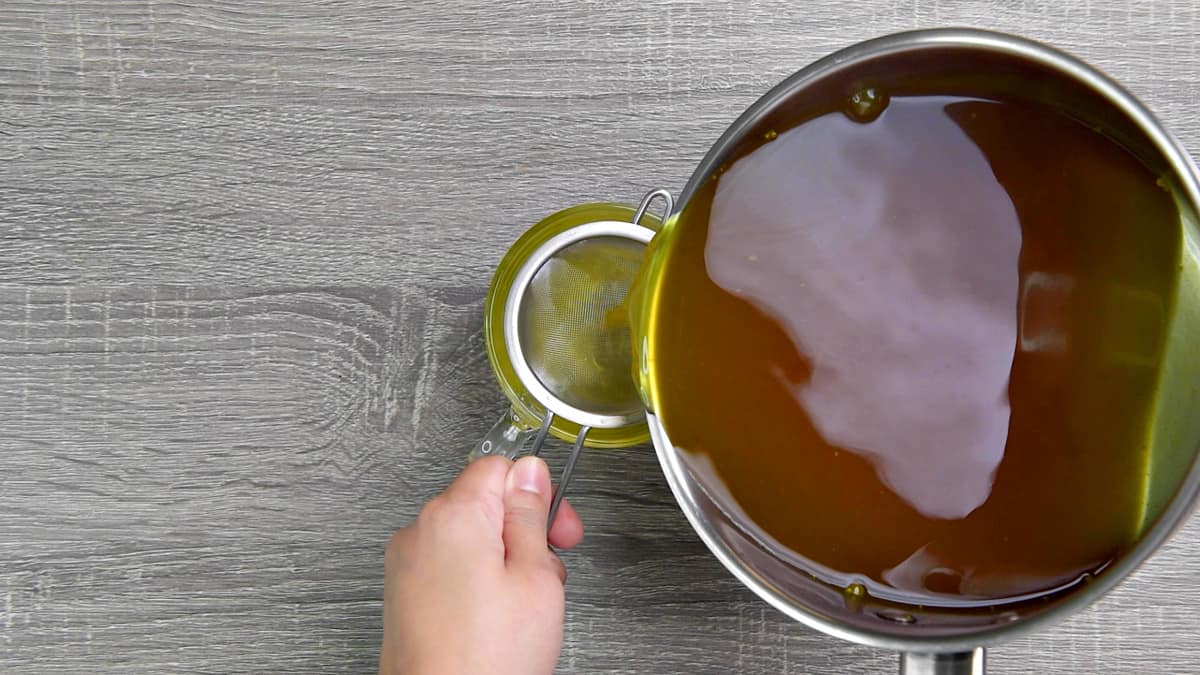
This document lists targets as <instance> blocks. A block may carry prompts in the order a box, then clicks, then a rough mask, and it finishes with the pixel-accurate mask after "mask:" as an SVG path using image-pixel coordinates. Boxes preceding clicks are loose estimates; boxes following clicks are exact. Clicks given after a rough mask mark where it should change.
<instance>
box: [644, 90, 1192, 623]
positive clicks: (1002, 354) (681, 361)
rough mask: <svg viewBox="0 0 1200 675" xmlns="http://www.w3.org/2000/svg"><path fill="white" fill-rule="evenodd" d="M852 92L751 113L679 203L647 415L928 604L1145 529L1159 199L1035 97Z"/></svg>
mask: <svg viewBox="0 0 1200 675" xmlns="http://www.w3.org/2000/svg"><path fill="white" fill-rule="evenodd" d="M856 103H863V101H861V100H858V101H851V102H850V105H849V106H848V108H847V111H846V112H842V111H833V112H828V113H825V114H821V115H818V116H816V117H813V118H811V119H809V120H807V121H805V122H802V123H800V124H799V125H797V126H794V127H792V128H790V129H780V130H778V131H774V130H771V131H768V132H767V133H765V134H760V136H761V141H760V143H759V144H758V146H757V147H755V148H753V149H752V150H751V151H749V152H748V153H745V154H743V155H742V156H741V157H740V159H737V160H736V161H734V162H733V163H732V164H731V165H729V166H728V167H727V168H726V170H724V171H723V172H722V173H720V175H717V176H714V177H713V179H712V180H710V181H708V182H707V183H706V185H705V186H704V187H703V188H702V189H701V190H700V191H699V192H697V193H696V195H695V196H694V197H693V198H692V200H691V201H690V202H689V203H688V204H687V205H686V208H685V210H684V211H683V212H682V213H681V214H680V216H679V218H680V220H679V222H678V223H677V224H676V229H675V231H674V233H673V238H671V239H669V240H668V243H666V244H664V245H665V246H667V247H668V248H667V250H666V258H665V263H664V267H663V272H662V276H661V277H660V281H659V284H660V285H659V287H658V289H657V293H658V298H659V299H658V303H659V304H658V308H657V316H658V317H659V318H658V319H657V320H656V323H655V324H654V326H655V327H654V333H653V334H652V336H651V340H652V341H653V347H652V353H653V358H654V359H655V384H654V386H655V389H656V401H657V412H658V414H659V415H660V417H661V419H662V421H663V424H664V425H665V427H666V429H667V432H668V434H669V436H670V439H671V441H672V442H673V443H674V444H675V445H676V446H678V447H680V448H682V449H684V450H685V451H686V452H687V454H688V456H690V457H692V458H693V459H694V460H695V461H696V462H698V463H699V464H701V465H705V466H709V467H711V470H712V471H713V472H715V474H716V476H717V477H718V478H719V480H720V482H721V483H722V484H723V485H724V487H725V489H727V490H728V494H729V496H730V497H731V498H732V501H733V503H734V504H735V505H736V507H737V508H740V509H741V510H742V511H744V513H745V514H746V515H748V516H749V517H750V519H751V520H752V521H753V523H754V524H755V526H756V527H757V528H759V529H760V530H761V531H760V532H759V534H760V536H762V535H765V537H766V538H767V539H768V540H774V543H775V544H778V545H781V546H782V547H784V548H785V549H787V550H788V551H789V552H790V553H789V555H794V556H796V557H797V559H798V560H799V561H801V563H802V564H803V565H804V566H805V567H807V568H809V569H810V570H813V571H815V572H816V573H817V574H818V575H819V576H822V577H824V578H826V580H830V581H833V582H835V583H843V584H844V583H863V584H865V585H866V586H867V588H868V590H870V591H872V592H873V593H877V594H881V595H884V596H894V597H901V598H905V599H909V600H912V601H913V602H930V603H934V604H936V603H938V602H939V601H943V600H950V601H951V602H955V603H961V602H967V603H969V602H971V601H973V600H979V601H981V602H988V601H993V600H995V599H1001V598H1015V597H1018V596H1022V595H1028V594H1037V593H1041V592H1045V591H1048V590H1049V589H1053V588H1056V587H1061V586H1064V585H1067V584H1071V583H1075V582H1077V581H1078V580H1080V579H1081V578H1082V575H1084V574H1086V573H1091V572H1094V571H1096V570H1098V569H1101V568H1103V567H1104V566H1105V565H1106V564H1107V563H1109V562H1110V561H1112V560H1113V559H1114V557H1115V556H1117V555H1119V554H1120V553H1121V552H1122V551H1123V550H1125V549H1126V548H1127V547H1129V546H1130V545H1131V544H1132V543H1133V542H1134V541H1135V538H1136V536H1137V535H1138V528H1139V527H1140V523H1141V519H1142V515H1143V499H1144V489H1145V482H1146V480H1145V472H1146V467H1147V461H1146V460H1147V457H1146V446H1147V433H1148V430H1147V424H1148V421H1147V418H1148V415H1149V413H1150V408H1151V403H1152V399H1153V396H1154V389H1155V383H1156V380H1157V377H1158V369H1159V366H1160V360H1161V351H1162V347H1163V340H1164V330H1165V325H1166V321H1167V318H1168V313H1169V311H1170V301H1169V298H1170V297H1171V294H1172V292H1173V289H1174V288H1175V283H1176V277H1177V268H1176V264H1177V261H1178V259H1179V247H1180V221H1179V215H1178V212H1177V209H1176V206H1175V204H1174V202H1173V200H1172V198H1171V196H1170V194H1169V193H1168V192H1167V191H1166V190H1165V189H1163V188H1162V187H1161V186H1160V184H1159V183H1158V182H1157V176H1156V175H1155V174H1154V173H1153V172H1152V171H1151V170H1150V169H1148V168H1147V167H1146V166H1145V165H1143V164H1142V163H1141V162H1140V161H1139V160H1138V159H1137V158H1135V157H1134V156H1133V155H1131V154H1130V153H1129V152H1127V151H1126V150H1125V149H1124V148H1123V147H1122V146H1120V145H1118V144H1117V143H1115V142H1114V141H1112V140H1110V139H1109V138H1108V137H1106V136H1105V135H1104V134H1103V133H1101V132H1099V131H1097V130H1095V129H1092V128H1090V127H1088V126H1085V125H1083V124H1081V123H1079V122H1077V121H1075V120H1073V119H1071V118H1069V117H1067V116H1065V115H1064V114H1062V113H1060V112H1058V111H1056V110H1054V109H1051V108H1049V107H1047V106H1041V105H1038V104H1033V103H1024V102H1015V101H998V100H987V99H981V98H973V97H960V96H944V95H938V96H934V95H926V96H908V97H897V98H893V99H891V100H890V101H888V102H886V107H884V106H883V105H882V101H880V100H875V101H871V100H868V101H866V103H867V104H868V105H866V106H860V108H859V109H857V110H856V108H855V104H856ZM872 105H874V106H875V107H876V108H877V109H875V110H868V108H870V107H871V106H872ZM878 108H882V110H881V111H880V110H879V109H878ZM864 111H866V112H867V113H869V114H865V115H864V114H859V113H862V112H864ZM875 115H877V116H875Z"/></svg>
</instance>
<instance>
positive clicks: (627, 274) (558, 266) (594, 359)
mask: <svg viewBox="0 0 1200 675" xmlns="http://www.w3.org/2000/svg"><path fill="white" fill-rule="evenodd" d="M644 251H645V246H644V245H643V244H641V243H639V242H636V241H632V240H629V239H625V238H622V237H612V236H605V237H593V238H590V239H584V240H582V241H578V242H575V243H573V244H571V245H569V246H566V247H564V248H563V249H562V250H560V251H558V252H557V253H556V254H555V255H554V256H553V257H551V258H550V259H549V260H547V261H546V262H545V263H544V264H543V265H542V267H541V269H539V270H538V271H537V272H536V273H535V274H534V276H533V279H532V280H531V281H530V283H529V286H528V288H527V289H526V291H525V295H524V297H523V298H521V305H520V309H519V310H518V311H519V312H520V315H519V316H518V317H517V326H518V331H519V333H520V338H521V348H522V351H524V355H525V360H526V362H527V363H528V364H529V367H530V369H532V370H533V373H534V375H536V376H537V378H538V379H539V380H540V381H541V383H542V384H543V385H544V386H545V387H546V388H547V389H549V390H550V392H551V393H553V394H554V395H555V396H557V397H558V398H560V399H561V400H562V401H563V402H565V403H568V404H570V405H572V406H575V407H576V408H579V409H581V410H586V411H587V412H590V413H596V414H601V415H626V414H631V413H636V412H638V411H640V410H641V409H642V404H641V400H640V399H639V397H638V393H637V390H636V388H635V387H634V383H633V370H632V367H633V361H632V359H633V357H632V353H631V350H630V342H629V341H630V333H629V317H628V314H627V312H626V309H625V304H624V302H625V294H626V293H627V292H628V291H629V285H630V283H632V281H633V278H634V275H636V274H637V271H638V268H639V267H640V266H641V264H642V253H643V252H644Z"/></svg>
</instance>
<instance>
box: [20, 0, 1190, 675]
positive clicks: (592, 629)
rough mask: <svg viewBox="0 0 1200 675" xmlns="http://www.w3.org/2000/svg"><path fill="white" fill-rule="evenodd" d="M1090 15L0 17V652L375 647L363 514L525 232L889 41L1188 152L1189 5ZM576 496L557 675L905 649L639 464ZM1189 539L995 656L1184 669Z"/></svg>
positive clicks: (395, 495) (1063, 666) (847, 11)
mask: <svg viewBox="0 0 1200 675" xmlns="http://www.w3.org/2000/svg"><path fill="white" fill-rule="evenodd" d="M743 4H744V6H742V5H743ZM1116 4H1119V3H1102V2H1099V1H1096V2H1037V1H1030V2H1003V3H991V2H962V3H952V2H929V1H925V0H918V1H915V2H907V1H906V2H856V1H852V0H820V1H818V2H810V3H800V2H795V1H794V0H786V1H779V2H757V3H753V4H751V3H731V4H725V3H717V2H700V1H687V0H559V1H555V2H534V1H531V0H515V1H513V2H508V3H488V2H482V1H480V0H459V1H450V0H440V1H432V0H430V1H418V0H409V1H403V0H401V1H398V2H394V3H383V2H375V1H373V0H342V1H334V0H328V1H323V2H290V1H287V0H273V1H270V2H262V3H252V2H241V1H239V0H188V1H187V2H179V3H175V2H167V1H165V0H114V1H113V2H107V3H106V2H100V1H99V0H81V1H79V2H63V1H59V0H4V2H3V3H2V4H0V670H2V671H4V672H13V673H26V672H30V673H36V672H45V673H64V672H95V671H97V670H99V671H120V672H172V671H190V672H234V671H264V672H281V671H298V672H299V671H303V672H338V671H347V672H368V671H370V670H372V669H373V668H374V663H375V658H376V651H377V649H378V644H379V630H380V618H379V616H380V603H379V599H380V591H381V562H382V557H381V556H382V550H383V546H384V543H385V541H386V539H387V536H388V533H389V532H390V531H391V530H392V529H393V528H395V527H398V526H400V525H403V524H404V523H406V522H407V521H408V520H409V519H410V518H412V517H413V515H414V514H415V513H416V511H417V509H418V508H419V506H420V505H421V503H422V502H424V501H425V500H426V499H427V498H429V497H430V496H432V495H434V494H435V493H436V492H437V491H439V489H440V488H441V487H443V486H444V485H445V484H446V482H447V481H448V480H450V478H451V477H452V476H453V475H454V473H455V472H456V471H457V469H458V468H459V465H460V462H461V461H462V458H463V454H464V452H465V451H466V449H467V448H468V446H469V444H470V443H472V442H473V441H474V440H475V439H476V437H477V436H479V435H480V434H481V433H482V432H483V431H484V430H485V429H486V428H487V427H488V426H489V425H490V423H491V422H492V421H493V419H494V418H495V417H496V416H497V415H498V414H499V413H500V412H501V410H502V409H503V408H504V402H503V399H502V397H501V395H500V393H499V392H498V390H497V389H496V388H495V386H494V385H493V383H492V381H491V375H490V372H489V370H488V366H487V361H486V358H485V357H484V354H483V342H482V338H481V334H480V328H481V319H480V310H481V302H482V298H483V295H484V289H485V287H486V284H487V282H488V279H489V275H490V273H491V270H492V267H493V265H494V264H495V263H496V262H497V261H498V259H499V257H500V256H501V254H502V253H503V251H504V250H505V248H506V246H507V245H508V244H509V243H510V242H511V241H512V240H513V239H514V238H515V237H516V236H517V235H518V234H520V232H521V231H522V230H523V229H524V228H525V227H527V226H528V225H529V224H531V223H533V222H534V221H536V220H537V219H539V218H540V217H541V216H543V215H545V214H546V213H548V212H550V211H552V210H556V209H558V208H561V207H564V206H567V205H570V204H574V203H577V202H580V201H586V200H597V199H616V200H625V201H628V200H634V199H636V198H637V197H638V196H640V195H641V194H642V193H643V192H644V191H645V190H647V189H649V188H651V187H657V186H665V187H669V188H672V189H675V190H677V189H678V188H679V187H681V186H682V184H683V182H684V180H685V179H686V177H687V175H688V174H689V172H690V171H691V168H692V167H693V166H694V165H695V163H696V162H697V161H698V159H699V158H700V156H701V155H702V153H703V152H704V151H705V149H706V148H707V147H708V145H709V144H710V143H711V142H712V141H713V140H714V139H715V138H716V136H717V135H718V134H719V133H720V132H721V131H722V129H723V128H724V126H725V125H726V124H728V123H729V122H730V121H732V120H733V118H734V117H735V116H736V115H737V114H738V113H739V112H740V111H741V110H742V109H743V108H744V107H745V106H746V105H748V104H749V103H750V102H751V101H753V100H754V99H755V98H756V97H757V96H758V95H759V94H760V93H762V92H763V91H764V90H766V89H767V88H768V87H769V86H770V85H772V84H773V83H775V82H776V81H778V80H779V79H781V78H782V77H783V76H785V75H786V74H788V73H789V72H791V71H792V70H794V69H796V68H798V67H800V66H803V65H804V64H806V63H808V62H810V61H811V60H813V59H815V58H817V57H819V56H821V55H823V54H826V53H828V52H830V51H831V50H833V49H835V48H838V47H841V46H844V45H847V44H849V43H851V42H854V41H857V40H860V39H863V38H868V37H872V36H876V35H880V34H883V33H887V32H892V31H895V30H898V29H907V28H914V27H925V26H935V25H964V24H969V25H978V26H984V27H992V28H998V29H1003V30H1009V31H1014V32H1020V33H1024V34H1027V35H1030V36H1032V37H1036V38H1041V39H1044V40H1048V41H1050V42H1052V43H1054V44H1057V45H1059V46H1061V47H1064V48H1066V49H1068V50H1071V51H1073V52H1075V53H1077V54H1079V55H1081V56H1083V57H1084V58H1086V59H1088V60H1090V61H1092V62H1094V63H1096V64H1098V65H1099V66H1101V67H1103V68H1104V69H1106V70H1108V71H1110V72H1111V73H1113V74H1114V75H1116V76H1117V77H1118V78H1120V79H1122V80H1123V81H1125V82H1126V83H1128V85H1129V86H1130V87H1131V88H1132V89H1133V90H1134V91H1135V92H1136V93H1137V94H1139V95H1140V96H1142V97H1143V98H1144V99H1145V100H1146V101H1147V102H1148V103H1149V104H1150V105H1151V107H1152V108H1154V109H1155V110H1157V111H1158V112H1159V113H1160V114H1161V116H1162V117H1163V118H1164V119H1165V120H1166V122H1167V123H1168V125H1169V126H1170V127H1171V128H1172V129H1174V131H1175V132H1176V133H1177V134H1178V135H1179V136H1180V138H1181V139H1182V140H1183V142H1184V143H1185V144H1186V145H1188V146H1189V147H1192V148H1196V149H1200V53H1198V52H1197V46H1196V45H1197V38H1198V34H1200V9H1198V8H1197V6H1196V3H1195V2H1193V1H1192V0H1163V1H1157V2H1148V3H1135V4H1133V5H1131V7H1129V8H1125V7H1116V6H1115V5H1116ZM1110 5H1114V6H1110ZM561 451H562V448H561V446H560V447H558V452H557V456H558V457H561V454H562V453H561ZM574 501H575V503H576V504H577V507H578V509H579V511H580V512H581V513H582V515H583V517H584V518H585V520H586V522H587V525H588V528H589V530H588V537H587V539H586V541H585V543H584V544H583V545H582V546H581V547H580V548H579V549H578V550H577V551H576V552H573V553H570V554H569V555H567V556H566V563H567V566H568V567H569V568H570V570H571V579H570V587H569V593H568V610H567V631H566V644H565V647H564V650H563V655H562V660H561V664H560V666H561V670H562V671H563V672H630V673H725V672H739V673H783V672H787V673H834V672H875V673H887V672H891V671H892V670H893V669H894V657H893V656H892V655H891V654H888V653H885V652H882V651H876V650H872V649H867V648H862V647H857V646H852V645H848V644H844V643H840V642H837V641H835V640H832V639H829V638H826V637H824V636H822V635H819V634H817V633H815V632H813V631H811V630H808V629H805V628H803V627H800V626H798V625H794V624H792V623H790V622H788V621H786V620H785V619H783V618H782V617H781V615H780V614H778V613H777V612H775V611H774V610H772V609H770V608H768V607H766V606H765V605H764V604H763V603H761V602H759V601H757V600H756V599H755V598H753V597H752V596H751V595H750V594H749V593H748V592H746V591H744V590H742V589H741V588H740V587H739V586H738V584H737V583H736V582H734V581H733V580H732V578H731V577H729V576H728V575H727V574H726V573H725V572H724V571H723V570H722V569H721V568H720V567H719V566H718V564H717V563H716V562H715V561H714V560H713V559H711V558H710V556H709V555H707V554H706V552H705V550H704V549H703V548H702V546H701V544H700V543H699V541H698V540H697V539H696V537H695V536H694V535H693V534H692V533H691V531H690V530H689V528H688V526H687V524H686V523H685V521H684V519H683V517H682V516H681V515H680V513H679V511H678V509H677V508H676V507H675V506H674V504H673V502H672V500H671V498H670V496H669V494H668V492H667V489H666V486H665V484H664V482H663V480H662V478H661V476H660V474H659V471H658V468H657V465H656V463H655V461H654V459H653V456H652V454H651V453H650V452H649V451H648V450H647V449H646V448H637V449H632V450H628V451H612V452H594V453H592V454H590V455H587V456H585V458H584V460H583V462H582V464H581V471H580V474H579V478H578V479H577V483H576V484H575V487H574ZM1198 548H1200V524H1198V523H1197V522H1196V521H1193V522H1192V524H1191V525H1190V526H1188V527H1186V528H1185V529H1184V530H1183V531H1182V532H1181V533H1180V534H1179V536H1178V538H1177V539H1176V540H1175V541H1174V542H1173V543H1172V544H1171V545H1169V546H1168V547H1167V548H1166V549H1165V550H1164V551H1162V552H1161V553H1160V554H1159V555H1158V556H1157V557H1156V558H1155V559H1153V561H1152V562H1151V563H1150V564H1148V565H1146V566H1145V567H1144V568H1143V569H1142V570H1141V571H1140V572H1139V573H1138V574H1137V576H1136V577H1135V578H1134V579H1132V580H1131V581H1130V582H1129V583H1128V584H1126V585H1125V586H1123V587H1122V588H1121V589H1120V590H1119V591H1118V592H1117V593H1115V594H1113V595H1112V596H1111V597H1110V598H1109V599H1107V600H1105V601H1104V602H1102V603H1101V604H1100V605H1099V606H1097V607H1095V608H1094V609H1092V610H1091V611H1087V612H1085V613H1083V614H1080V615H1079V616H1077V617H1075V618H1073V619H1071V620H1069V621H1067V622H1065V623H1063V624H1061V625H1059V626H1057V627H1056V628H1054V629H1053V630H1050V631H1048V632H1045V633H1043V634H1041V635H1038V636H1036V637H1031V638H1028V639H1024V640H1021V641H1019V642H1016V643H1012V644H1009V645H1006V646H1004V647H1002V648H999V649H997V650H995V651H994V652H993V658H992V665H993V669H994V671H995V672H1012V673H1017V672H1029V671H1035V672H1054V673H1066V672H1075V673H1099V672H1103V673H1133V672H1138V673H1178V672H1200V612H1198V611H1197V610H1196V609H1195V608H1196V607H1197V606H1200V581H1197V579H1198V578H1200V556H1198V555H1197V549H1198Z"/></svg>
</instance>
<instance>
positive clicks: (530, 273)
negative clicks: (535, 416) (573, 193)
mask: <svg viewBox="0 0 1200 675" xmlns="http://www.w3.org/2000/svg"><path fill="white" fill-rule="evenodd" d="M654 234H655V232H654V230H652V229H650V228H648V227H646V226H645V225H636V224H634V223H628V222H622V221H619V220H601V221H596V222H592V223H585V224H583V225H576V226H574V227H572V228H570V229H568V230H566V231H565V232H560V233H558V234H556V235H554V236H553V237H551V238H549V239H547V240H546V241H545V242H543V243H542V245H541V246H538V247H537V249H535V250H534V251H533V253H531V254H530V255H529V257H528V258H526V259H525V261H524V262H522V263H521V267H520V268H519V269H518V270H517V273H516V275H515V276H514V278H513V281H512V285H511V286H510V287H509V291H508V297H507V298H505V301H504V343H505V347H506V349H507V351H508V360H509V363H510V364H511V365H512V367H513V371H514V372H516V374H517V379H518V380H519V381H520V382H521V384H522V385H523V386H524V387H525V389H526V391H528V392H529V395H530V396H532V397H533V398H534V400H536V401H537V402H538V403H540V404H542V406H543V407H544V408H546V410H548V411H550V412H551V413H554V414H555V415H556V416H558V417H561V418H563V419H566V420H569V421H571V422H574V423H576V424H579V425H581V426H585V427H593V428H598V429H612V428H616V427H623V426H627V425H630V424H636V423H639V422H641V421H642V420H644V419H645V416H646V413H645V411H644V410H640V411H638V412H635V413H631V414H628V415H601V414H597V413H593V412H588V411H587V410H583V409H580V408H577V407H575V406H573V405H571V404H569V403H567V402H565V401H563V400H562V399H560V398H559V397H557V396H555V395H554V393H553V392H551V391H550V390H549V389H547V388H546V386H545V385H543V384H542V382H541V380H539V379H538V377H537V375H535V374H534V372H533V369H532V368H530V367H529V363H528V362H526V360H525V357H524V353H525V352H524V350H523V349H522V348H521V334H520V330H519V325H520V324H519V322H518V316H519V312H520V309H521V301H522V300H523V299H524V298H525V291H526V290H528V288H529V284H530V282H531V281H533V277H534V275H536V274H537V272H538V270H540V269H541V268H542V265H544V264H545V263H546V261H548V260H550V258H551V257H553V256H554V254H556V253H558V252H559V251H561V250H562V249H564V248H566V247H568V246H570V245H571V244H575V243H578V242H580V241H583V240H585V239H592V238H595V237H620V238H623V239H630V240H633V241H637V242H640V243H642V244H649V243H650V240H651V239H653V238H654ZM630 377H633V374H632V373H630Z"/></svg>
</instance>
